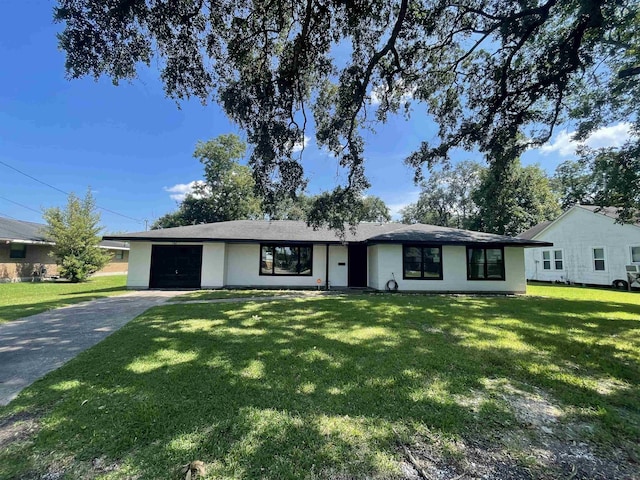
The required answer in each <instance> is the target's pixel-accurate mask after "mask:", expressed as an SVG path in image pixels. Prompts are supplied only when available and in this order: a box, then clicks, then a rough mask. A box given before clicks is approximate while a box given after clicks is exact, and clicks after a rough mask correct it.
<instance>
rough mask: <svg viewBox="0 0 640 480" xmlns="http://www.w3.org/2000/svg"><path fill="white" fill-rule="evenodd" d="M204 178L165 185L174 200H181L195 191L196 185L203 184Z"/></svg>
mask: <svg viewBox="0 0 640 480" xmlns="http://www.w3.org/2000/svg"><path fill="white" fill-rule="evenodd" d="M203 183H204V182H202V180H193V181H192V182H189V183H177V184H175V185H174V186H173V187H164V191H165V192H169V193H170V194H171V195H169V197H171V199H172V200H175V201H177V202H181V201H183V200H184V199H185V197H186V196H187V195H189V194H190V193H193V191H194V189H195V187H196V185H200V184H203Z"/></svg>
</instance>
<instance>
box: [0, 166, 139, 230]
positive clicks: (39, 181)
mask: <svg viewBox="0 0 640 480" xmlns="http://www.w3.org/2000/svg"><path fill="white" fill-rule="evenodd" d="M0 164H2V165H4V166H5V167H8V168H10V169H11V170H15V171H16V172H18V173H19V174H21V175H24V176H25V177H29V178H30V179H31V180H34V181H36V182H38V183H40V184H42V185H45V186H47V187H49V188H52V189H54V190H56V191H58V192H60V193H64V194H65V195H66V196H69V195H70V194H69V192H65V191H64V190H60V189H59V188H58V187H54V186H53V185H51V184H49V183H47V182H43V181H42V180H38V179H37V178H36V177H33V176H31V175H29V174H28V173H25V172H23V171H22V170H18V169H17V168H16V167H13V166H11V165H9V164H8V163H5V162H3V161H2V160H0ZM96 207H97V208H99V209H100V210H104V211H105V212H109V213H113V214H114V215H118V216H120V217H123V218H128V219H129V220H133V221H134V222H138V223H144V221H143V220H140V219H139V218H133V217H130V216H128V215H124V214H122V213H118V212H115V211H113V210H110V209H108V208H105V207H101V206H100V205H96ZM38 213H40V212H38Z"/></svg>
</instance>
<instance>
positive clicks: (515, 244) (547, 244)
mask: <svg viewBox="0 0 640 480" xmlns="http://www.w3.org/2000/svg"><path fill="white" fill-rule="evenodd" d="M366 243H367V245H378V244H391V245H393V244H396V245H398V244H404V245H457V246H463V247H471V246H474V245H481V246H494V247H524V248H529V247H553V243H550V242H542V241H539V240H524V241H521V242H495V241H493V242H492V241H490V240H466V241H465V240H449V241H447V240H437V239H436V240H372V241H367V242H366Z"/></svg>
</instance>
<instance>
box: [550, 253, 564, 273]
mask: <svg viewBox="0 0 640 480" xmlns="http://www.w3.org/2000/svg"><path fill="white" fill-rule="evenodd" d="M553 262H554V265H555V267H556V270H564V262H563V260H562V250H554V251H553Z"/></svg>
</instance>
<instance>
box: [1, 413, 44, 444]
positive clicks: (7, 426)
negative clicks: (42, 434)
mask: <svg viewBox="0 0 640 480" xmlns="http://www.w3.org/2000/svg"><path fill="white" fill-rule="evenodd" d="M39 429H40V423H39V419H38V417H37V416H36V415H34V414H31V413H27V412H20V413H16V414H14V415H11V416H9V417H7V418H5V419H3V420H0V450H1V449H4V448H7V447H8V446H9V444H10V443H13V442H20V441H22V440H26V439H27V438H28V437H30V436H31V435H33V434H34V433H36V432H37V431H38V430H39Z"/></svg>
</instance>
